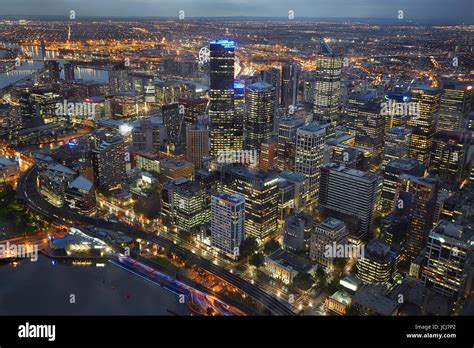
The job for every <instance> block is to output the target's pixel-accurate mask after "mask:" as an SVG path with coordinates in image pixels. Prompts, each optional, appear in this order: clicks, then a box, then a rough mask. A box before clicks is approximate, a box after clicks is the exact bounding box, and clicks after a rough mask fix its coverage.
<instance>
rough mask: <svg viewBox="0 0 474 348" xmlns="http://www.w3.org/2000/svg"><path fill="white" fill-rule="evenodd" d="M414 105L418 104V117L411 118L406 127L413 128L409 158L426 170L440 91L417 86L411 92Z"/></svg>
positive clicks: (428, 163)
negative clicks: (423, 166) (421, 164)
mask: <svg viewBox="0 0 474 348" xmlns="http://www.w3.org/2000/svg"><path fill="white" fill-rule="evenodd" d="M411 93H412V96H413V99H412V101H413V102H414V103H419V111H420V112H419V116H411V117H410V118H409V120H408V122H407V125H408V126H410V127H412V128H413V134H412V140H411V145H410V151H409V154H410V157H412V158H415V159H417V160H419V161H421V162H423V164H424V165H425V166H426V167H427V168H428V167H429V165H430V157H431V146H432V144H433V135H434V133H435V130H436V112H437V111H438V109H439V103H440V96H441V89H439V88H434V87H429V86H418V87H415V88H413V89H412V90H411Z"/></svg>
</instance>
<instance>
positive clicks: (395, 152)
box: [383, 126, 412, 167]
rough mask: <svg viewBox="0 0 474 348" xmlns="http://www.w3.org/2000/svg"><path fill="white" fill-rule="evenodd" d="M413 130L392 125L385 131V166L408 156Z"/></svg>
mask: <svg viewBox="0 0 474 348" xmlns="http://www.w3.org/2000/svg"><path fill="white" fill-rule="evenodd" d="M411 134H412V130H411V128H409V127H402V126H398V127H392V128H390V129H389V130H388V131H387V133H385V144H384V157H383V166H384V167H385V166H386V165H387V164H388V163H390V162H391V161H393V160H396V159H400V158H403V157H408V151H409V149H410V143H411Z"/></svg>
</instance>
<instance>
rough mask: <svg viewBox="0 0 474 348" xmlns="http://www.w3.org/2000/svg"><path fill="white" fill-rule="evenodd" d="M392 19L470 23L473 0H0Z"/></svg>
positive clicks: (26, 5) (1, 7)
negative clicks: (289, 12) (290, 12)
mask: <svg viewBox="0 0 474 348" xmlns="http://www.w3.org/2000/svg"><path fill="white" fill-rule="evenodd" d="M69 10H75V11H76V14H77V18H78V19H79V17H80V16H105V17H108V16H110V17H115V16H120V17H126V16H137V17H142V16H146V17H149V16H152V17H162V16H165V17H169V16H176V17H178V12H179V11H180V10H184V11H185V14H186V16H188V17H223V16H256V17H287V16H288V11H289V10H293V11H294V12H295V19H298V17H329V18H341V17H342V18H393V19H396V16H397V11H398V10H403V11H404V15H405V18H407V19H413V20H415V21H422V22H426V21H434V22H443V21H447V22H453V21H455V22H468V23H473V22H474V0H1V1H0V15H24V16H26V15H66V14H67V13H68V11H69Z"/></svg>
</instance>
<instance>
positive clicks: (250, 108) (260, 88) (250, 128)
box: [245, 82, 275, 153]
mask: <svg viewBox="0 0 474 348" xmlns="http://www.w3.org/2000/svg"><path fill="white" fill-rule="evenodd" d="M245 103H246V106H247V119H246V128H247V132H246V139H245V147H246V148H247V149H250V150H256V151H257V152H258V153H260V146H261V144H262V143H263V142H266V141H269V140H270V138H271V137H272V135H273V113H274V108H275V100H274V88H273V86H272V85H270V84H268V83H265V82H257V83H254V84H251V85H249V86H247V88H246V90H245Z"/></svg>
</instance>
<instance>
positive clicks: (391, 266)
mask: <svg viewBox="0 0 474 348" xmlns="http://www.w3.org/2000/svg"><path fill="white" fill-rule="evenodd" d="M397 257H398V251H395V250H392V248H391V247H390V245H388V244H387V243H385V242H383V241H381V240H378V239H373V240H371V241H370V242H369V243H368V244H367V245H366V246H365V248H364V254H363V255H362V257H361V258H360V259H359V260H358V261H357V266H356V267H357V270H356V275H357V278H359V279H360V280H362V281H364V282H366V283H389V282H391V280H392V278H393V275H394V273H395V267H396V263H397Z"/></svg>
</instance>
